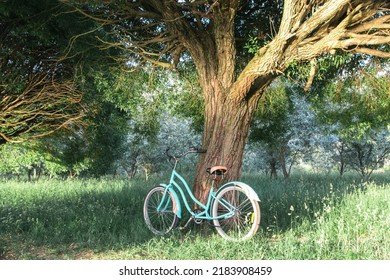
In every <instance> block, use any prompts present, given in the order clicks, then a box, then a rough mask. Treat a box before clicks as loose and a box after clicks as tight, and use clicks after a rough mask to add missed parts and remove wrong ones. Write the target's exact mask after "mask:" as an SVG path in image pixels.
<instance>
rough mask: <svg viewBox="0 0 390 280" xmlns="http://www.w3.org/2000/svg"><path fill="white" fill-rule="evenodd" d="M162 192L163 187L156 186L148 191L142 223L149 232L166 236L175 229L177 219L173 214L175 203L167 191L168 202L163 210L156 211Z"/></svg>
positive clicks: (163, 190)
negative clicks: (143, 222)
mask: <svg viewBox="0 0 390 280" xmlns="http://www.w3.org/2000/svg"><path fill="white" fill-rule="evenodd" d="M164 192H165V187H163V186H156V187H154V188H152V189H151V190H150V191H149V193H148V194H147V195H146V198H145V201H144V209H143V212H144V221H145V223H146V226H147V227H148V228H149V230H150V231H151V232H153V233H154V234H156V235H164V234H167V233H168V232H170V231H171V230H172V229H174V228H176V227H177V225H178V223H179V218H178V216H177V215H176V214H175V208H176V205H177V202H176V200H175V198H174V196H173V195H172V193H170V192H169V191H168V193H167V195H168V196H167V198H168V201H167V204H166V207H165V209H163V210H162V211H157V207H158V206H159V205H160V203H161V200H162V198H163V194H164Z"/></svg>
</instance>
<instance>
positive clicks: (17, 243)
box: [0, 174, 390, 260]
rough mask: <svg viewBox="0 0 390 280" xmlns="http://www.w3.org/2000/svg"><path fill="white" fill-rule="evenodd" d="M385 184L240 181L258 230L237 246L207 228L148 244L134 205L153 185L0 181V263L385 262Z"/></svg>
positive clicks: (388, 200) (389, 209) (388, 207)
mask: <svg viewBox="0 0 390 280" xmlns="http://www.w3.org/2000/svg"><path fill="white" fill-rule="evenodd" d="M387 178H388V176H386V174H385V175H382V176H377V177H375V181H374V182H371V183H361V182H360V181H359V179H358V178H357V177H353V176H349V177H348V176H345V177H343V178H340V177H338V176H330V175H329V176H328V175H312V174H305V175H303V176H300V175H297V176H294V177H293V178H291V180H290V181H289V182H284V181H282V180H281V181H278V180H270V179H268V178H266V177H263V176H261V175H246V176H244V177H243V178H242V181H244V182H246V183H248V184H250V185H251V186H253V187H254V188H255V190H256V191H257V192H258V194H259V197H260V198H261V200H262V202H261V211H262V220H261V226H260V229H259V232H258V234H257V235H256V236H255V237H254V238H253V239H251V240H249V241H247V242H243V243H231V242H226V241H224V240H223V239H222V238H221V237H220V236H219V235H217V234H216V233H215V231H214V230H213V229H212V228H211V227H210V228H207V227H192V228H191V229H190V230H189V231H187V232H185V233H183V232H180V231H179V230H175V231H174V232H173V233H172V234H170V235H168V236H165V237H155V236H153V235H152V234H151V233H150V232H149V231H148V229H147V228H146V226H145V225H144V222H143V218H142V204H143V199H144V197H145V195H146V193H147V191H148V190H149V189H150V187H151V186H153V185H155V184H157V182H159V181H160V179H158V178H155V179H153V180H151V181H148V182H145V181H144V180H140V179H138V180H132V181H125V180H112V179H111V180H109V179H88V180H69V181H60V180H47V181H45V180H42V181H39V182H36V183H28V182H17V181H0V259H147V260H151V259H171V260H172V259H183V260H185V259H222V260H227V259H278V260H282V259H290V260H291V259H294V260H297V259H390V183H389V182H387V181H386V180H387Z"/></svg>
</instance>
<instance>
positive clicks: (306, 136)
mask: <svg viewBox="0 0 390 280" xmlns="http://www.w3.org/2000/svg"><path fill="white" fill-rule="evenodd" d="M322 136H323V135H320V132H319V130H318V126H317V123H316V121H315V116H314V114H313V111H312V109H311V105H310V103H309V101H308V100H307V98H305V97H304V96H302V94H300V92H299V90H298V89H297V88H295V87H294V86H293V85H292V84H290V83H289V82H288V81H283V80H278V81H277V82H276V83H275V84H274V85H271V86H270V87H269V88H268V90H267V91H266V93H265V94H264V96H263V98H262V99H261V100H260V105H259V109H258V111H257V115H256V116H255V118H254V121H253V123H252V126H251V133H250V138H249V139H250V141H251V144H252V145H253V144H254V146H255V147H251V148H249V149H251V150H256V149H263V150H264V153H263V155H262V157H263V158H265V159H266V163H267V164H266V167H264V166H263V169H265V170H269V168H270V172H271V176H273V177H276V172H277V169H279V168H280V167H281V168H282V171H283V175H284V177H285V178H287V177H288V176H289V174H290V171H291V167H292V165H293V164H296V163H297V162H298V160H299V159H301V158H302V157H304V156H305V154H308V153H310V152H312V151H313V149H314V147H316V146H317V145H318V141H319V138H320V137H322ZM256 145H257V147H256Z"/></svg>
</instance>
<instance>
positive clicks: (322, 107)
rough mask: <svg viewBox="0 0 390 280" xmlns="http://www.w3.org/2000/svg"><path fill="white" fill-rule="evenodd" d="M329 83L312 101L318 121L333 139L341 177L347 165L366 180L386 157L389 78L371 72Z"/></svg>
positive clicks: (383, 74)
mask: <svg viewBox="0 0 390 280" xmlns="http://www.w3.org/2000/svg"><path fill="white" fill-rule="evenodd" d="M371 71H375V72H376V73H377V74H375V75H374V74H372V73H370V72H367V71H364V72H359V73H355V75H352V76H349V77H347V78H345V79H339V80H338V81H337V82H335V83H329V85H328V86H327V87H326V90H325V91H324V92H323V94H322V96H317V97H316V99H315V104H316V106H315V110H316V115H317V118H318V120H319V121H320V122H321V123H323V124H325V130H326V132H327V133H328V134H333V135H335V136H336V137H335V138H336V139H337V140H335V144H336V148H337V149H338V153H337V154H336V156H337V160H338V162H339V164H340V173H341V174H342V173H343V171H344V169H345V167H346V165H347V163H348V164H349V165H350V166H351V167H352V168H353V169H355V170H358V171H359V173H361V175H362V176H363V177H364V178H366V179H368V178H369V177H370V174H371V173H372V171H373V170H374V169H376V168H378V167H381V166H383V162H384V160H385V159H386V157H387V156H388V154H389V141H388V136H387V135H388V122H389V120H390V115H389V109H390V98H389V94H388V92H389V85H390V84H389V82H388V81H389V77H388V73H387V72H383V71H378V69H373V70H371Z"/></svg>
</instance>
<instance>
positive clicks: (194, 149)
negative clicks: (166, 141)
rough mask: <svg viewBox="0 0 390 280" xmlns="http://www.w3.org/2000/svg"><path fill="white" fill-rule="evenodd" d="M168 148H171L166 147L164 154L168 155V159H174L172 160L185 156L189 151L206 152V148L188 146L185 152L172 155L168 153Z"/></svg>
mask: <svg viewBox="0 0 390 280" xmlns="http://www.w3.org/2000/svg"><path fill="white" fill-rule="evenodd" d="M170 149H171V148H170V147H168V148H167V149H166V150H165V154H166V155H167V156H168V158H169V160H171V159H174V160H176V161H177V160H179V159H180V158H182V157H184V156H186V155H187V154H190V153H197V154H204V153H206V152H207V149H202V148H196V147H190V148H189V149H188V151H187V152H185V153H183V154H181V155H176V156H174V155H171V154H169V150H170Z"/></svg>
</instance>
